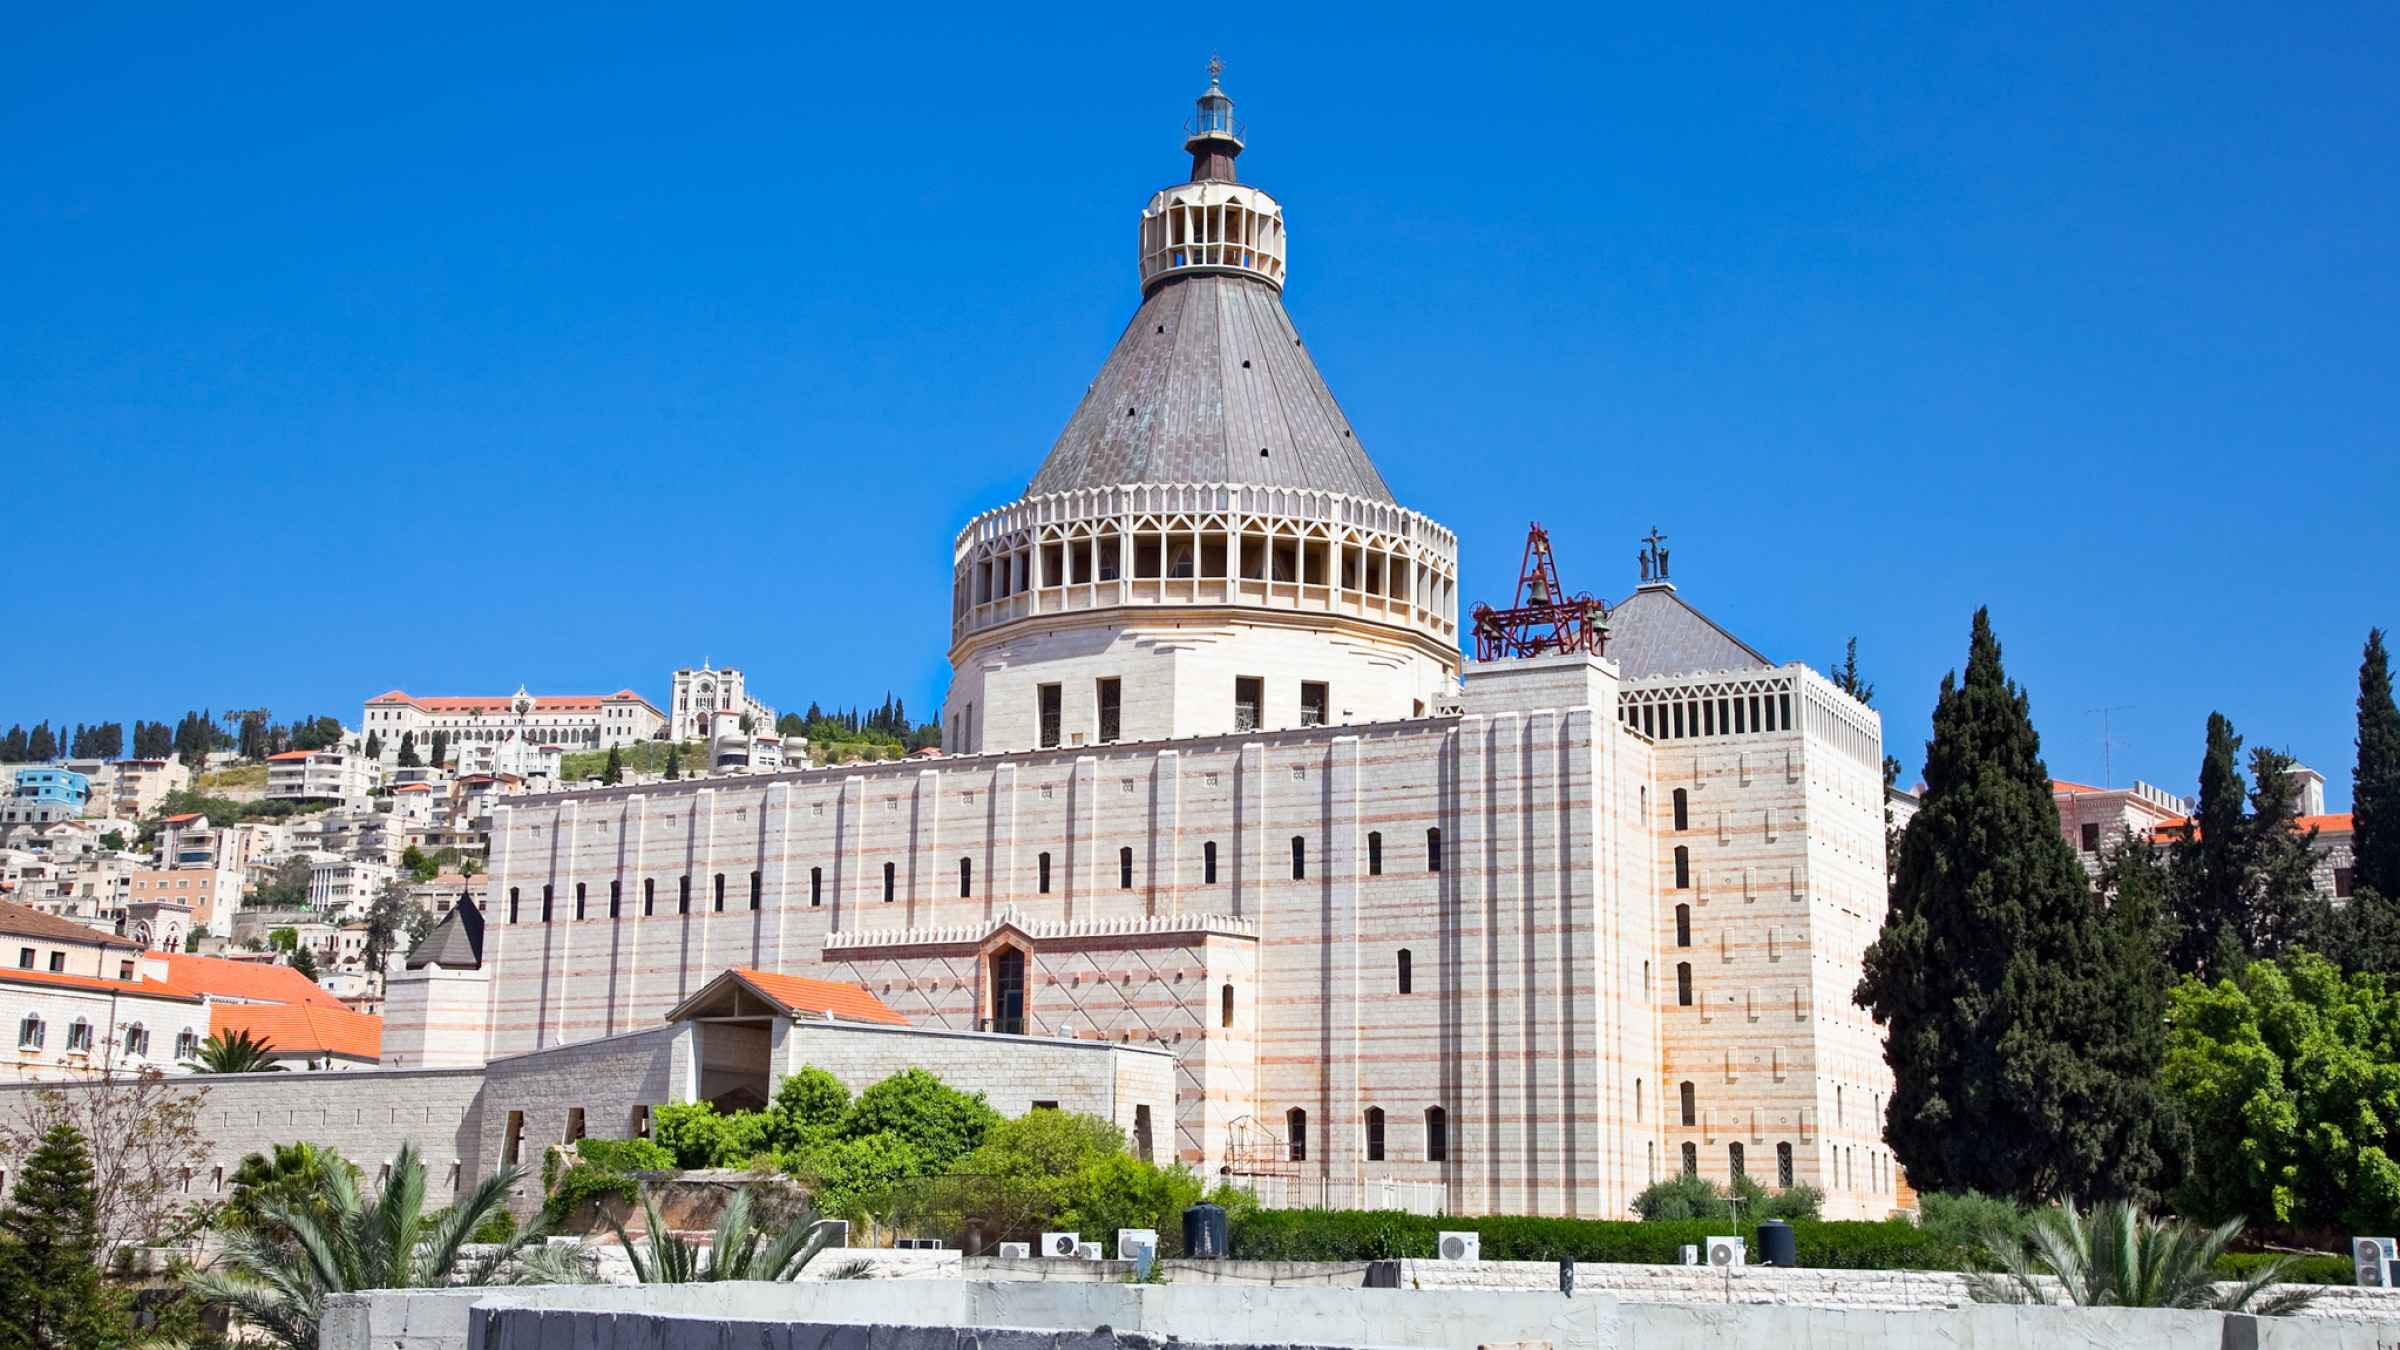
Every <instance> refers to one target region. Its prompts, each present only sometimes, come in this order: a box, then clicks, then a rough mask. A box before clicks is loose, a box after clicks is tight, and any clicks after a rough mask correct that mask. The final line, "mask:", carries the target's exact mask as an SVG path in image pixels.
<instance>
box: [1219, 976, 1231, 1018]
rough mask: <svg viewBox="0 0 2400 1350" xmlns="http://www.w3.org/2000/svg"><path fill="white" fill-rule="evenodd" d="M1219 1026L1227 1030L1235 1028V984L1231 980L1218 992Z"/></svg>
mask: <svg viewBox="0 0 2400 1350" xmlns="http://www.w3.org/2000/svg"><path fill="white" fill-rule="evenodd" d="M1217 1025H1218V1026H1220V1027H1225V1028H1231V1027H1232V1026H1233V982H1232V981H1230V980H1228V981H1227V982H1226V983H1225V987H1224V988H1222V989H1219V990H1218V991H1217Z"/></svg>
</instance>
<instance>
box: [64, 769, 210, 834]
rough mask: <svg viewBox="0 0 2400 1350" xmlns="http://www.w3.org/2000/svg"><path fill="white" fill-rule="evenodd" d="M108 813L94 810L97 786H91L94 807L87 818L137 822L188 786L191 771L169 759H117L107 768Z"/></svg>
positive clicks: (189, 784)
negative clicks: (117, 818)
mask: <svg viewBox="0 0 2400 1350" xmlns="http://www.w3.org/2000/svg"><path fill="white" fill-rule="evenodd" d="M110 769H111V772H110V774H109V785H108V796H107V798H106V801H107V803H108V810H107V811H106V812H105V813H103V812H101V811H100V810H98V809H97V805H98V803H99V802H101V800H102V797H101V795H100V784H99V782H98V781H97V780H95V781H94V782H93V783H92V801H93V803H94V807H93V808H91V809H87V811H86V813H85V814H87V815H100V814H107V815H111V816H116V817H120V818H122V819H125V820H140V819H141V818H142V817H144V816H146V815H149V814H150V813H151V812H153V811H156V810H157V809H158V808H159V807H160V806H161V805H163V804H165V802H166V800H167V794H168V793H170V792H181V791H183V790H185V789H186V788H189V787H190V786H191V785H192V771H191V770H190V769H187V768H185V767H183V761H182V760H180V759H176V758H174V757H173V756H169V757H168V758H166V759H120V760H118V761H117V762H116V763H115V764H113V765H111V766H110Z"/></svg>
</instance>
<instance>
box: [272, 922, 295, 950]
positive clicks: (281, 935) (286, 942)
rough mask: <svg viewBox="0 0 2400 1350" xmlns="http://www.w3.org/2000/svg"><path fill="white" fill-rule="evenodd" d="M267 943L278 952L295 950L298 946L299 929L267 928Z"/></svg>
mask: <svg viewBox="0 0 2400 1350" xmlns="http://www.w3.org/2000/svg"><path fill="white" fill-rule="evenodd" d="M267 945H268V946H269V947H272V948H274V949H275V950H276V951H279V952H288V951H293V950H296V949H297V948H298V947H299V946H300V930H299V929H297V928H270V929H268V930H267Z"/></svg>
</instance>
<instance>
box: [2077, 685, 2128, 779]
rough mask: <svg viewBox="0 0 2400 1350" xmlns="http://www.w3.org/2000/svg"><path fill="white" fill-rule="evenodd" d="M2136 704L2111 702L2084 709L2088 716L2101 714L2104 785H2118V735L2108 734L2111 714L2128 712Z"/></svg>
mask: <svg viewBox="0 0 2400 1350" xmlns="http://www.w3.org/2000/svg"><path fill="white" fill-rule="evenodd" d="M2134 706H2135V705H2134V704H2131V703H2111V704H2109V705H2108V706H2107V707H2104V708H2086V709H2084V710H2083V715H2084V716H2086V717H2090V716H2092V715H2093V714H2094V713H2097V714H2099V716H2100V786H2102V787H2108V788H2113V787H2115V786H2116V785H2117V763H2116V747H2117V740H2116V737H2114V736H2111V735H2109V734H2108V730H2109V714H2110V713H2121V712H2126V711H2129V710H2131V709H2132V708H2133V707H2134Z"/></svg>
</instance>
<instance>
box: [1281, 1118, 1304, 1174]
mask: <svg viewBox="0 0 2400 1350" xmlns="http://www.w3.org/2000/svg"><path fill="white" fill-rule="evenodd" d="M1283 1134H1284V1139H1285V1140H1286V1141H1287V1142H1288V1144H1289V1145H1290V1148H1291V1155H1292V1161H1293V1162H1307V1161H1308V1112H1306V1111H1303V1110H1301V1109H1300V1108H1299V1107H1297V1106H1295V1107H1293V1108H1292V1109H1291V1110H1289V1111H1286V1112H1284V1113H1283Z"/></svg>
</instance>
